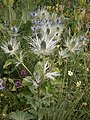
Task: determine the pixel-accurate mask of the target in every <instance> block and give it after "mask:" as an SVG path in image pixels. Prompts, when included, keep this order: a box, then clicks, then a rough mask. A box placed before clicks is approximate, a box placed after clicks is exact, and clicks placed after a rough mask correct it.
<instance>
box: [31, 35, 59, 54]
mask: <svg viewBox="0 0 90 120" xmlns="http://www.w3.org/2000/svg"><path fill="white" fill-rule="evenodd" d="M53 39H54V37H51V38H50V37H49V36H48V35H47V34H44V36H43V37H42V39H40V38H39V37H38V36H37V34H36V36H35V38H33V39H32V42H31V43H30V45H31V50H32V51H33V52H34V53H35V54H37V55H38V56H39V55H41V54H43V55H49V54H50V53H52V51H53V50H54V48H55V47H56V44H57V42H58V41H57V40H53Z"/></svg>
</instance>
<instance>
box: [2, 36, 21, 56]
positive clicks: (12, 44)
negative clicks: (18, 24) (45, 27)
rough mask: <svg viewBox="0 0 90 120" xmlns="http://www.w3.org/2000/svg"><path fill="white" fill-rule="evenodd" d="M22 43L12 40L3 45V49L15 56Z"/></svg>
mask: <svg viewBox="0 0 90 120" xmlns="http://www.w3.org/2000/svg"><path fill="white" fill-rule="evenodd" d="M19 46H20V42H16V39H15V38H14V39H13V38H11V39H10V41H8V42H6V41H5V42H4V43H2V46H1V49H2V50H3V51H4V52H5V53H6V54H9V55H13V54H15V53H16V51H17V50H18V49H19Z"/></svg>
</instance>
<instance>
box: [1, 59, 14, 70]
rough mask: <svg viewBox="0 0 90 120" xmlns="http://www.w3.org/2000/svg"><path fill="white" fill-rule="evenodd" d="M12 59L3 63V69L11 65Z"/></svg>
mask: <svg viewBox="0 0 90 120" xmlns="http://www.w3.org/2000/svg"><path fill="white" fill-rule="evenodd" d="M12 62H13V61H12V59H8V60H7V61H6V62H5V64H4V65H3V69H7V67H8V66H9V65H11V64H12Z"/></svg>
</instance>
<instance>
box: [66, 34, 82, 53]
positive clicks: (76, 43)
mask: <svg viewBox="0 0 90 120" xmlns="http://www.w3.org/2000/svg"><path fill="white" fill-rule="evenodd" d="M81 45H82V43H81V42H80V37H74V36H73V37H72V38H71V39H70V38H67V40H66V41H65V46H66V48H67V50H68V51H69V52H72V53H74V52H75V51H79V50H80V47H81Z"/></svg>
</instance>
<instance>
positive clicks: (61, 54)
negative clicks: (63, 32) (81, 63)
mask: <svg viewBox="0 0 90 120" xmlns="http://www.w3.org/2000/svg"><path fill="white" fill-rule="evenodd" d="M59 57H60V58H67V57H69V53H68V50H67V49H64V50H61V51H59Z"/></svg>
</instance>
